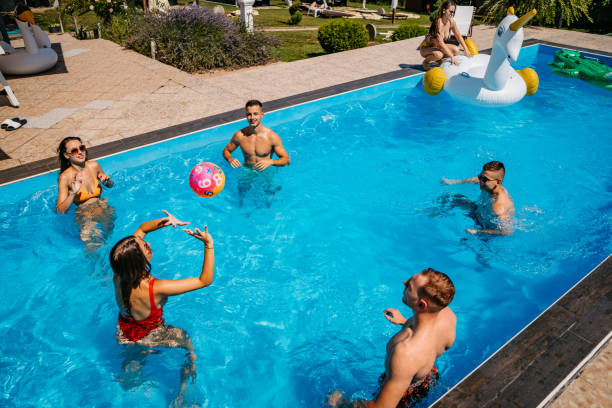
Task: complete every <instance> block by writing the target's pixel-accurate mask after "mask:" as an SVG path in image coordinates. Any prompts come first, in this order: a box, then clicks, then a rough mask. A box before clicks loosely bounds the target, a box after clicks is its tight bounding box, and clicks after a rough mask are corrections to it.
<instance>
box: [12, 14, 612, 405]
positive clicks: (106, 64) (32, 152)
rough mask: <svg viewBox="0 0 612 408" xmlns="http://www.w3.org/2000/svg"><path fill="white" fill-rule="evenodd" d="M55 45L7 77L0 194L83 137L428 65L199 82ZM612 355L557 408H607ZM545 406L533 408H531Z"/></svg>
mask: <svg viewBox="0 0 612 408" xmlns="http://www.w3.org/2000/svg"><path fill="white" fill-rule="evenodd" d="M494 29H495V27H491V26H476V27H474V29H473V39H474V41H475V42H476V44H477V45H478V46H479V48H480V49H487V48H490V47H491V45H492V40H493V35H494ZM525 39H526V40H528V39H534V40H542V41H549V42H554V43H559V44H568V45H572V46H575V47H579V48H586V49H592V50H601V51H604V52H607V53H612V37H611V36H600V35H592V34H585V33H579V32H573V31H566V30H555V29H547V28H539V27H535V28H531V27H530V28H527V29H526V30H525ZM51 41H52V43H54V47H55V48H56V50H58V52H59V54H60V62H59V63H58V65H57V66H56V68H54V69H53V70H52V71H49V72H47V73H43V74H40V75H35V76H29V77H10V76H8V77H7V80H8V82H9V85H10V86H11V87H12V89H13V91H14V92H15V94H16V96H17V98H18V99H19V101H20V103H21V106H20V107H19V108H13V107H11V106H10V104H9V102H8V99H6V97H3V96H0V121H3V120H4V119H7V118H13V117H20V118H26V119H28V124H27V125H26V127H25V128H22V129H18V130H16V131H12V132H6V131H4V130H0V184H3V183H5V182H10V181H13V180H16V179H19V178H21V177H25V176H28V175H32V174H36V173H38V172H44V171H49V170H53V169H55V168H56V165H55V161H54V158H55V157H56V153H55V149H56V148H57V145H58V143H59V141H60V140H61V139H63V138H64V137H66V136H70V135H75V136H79V137H81V138H82V139H84V141H85V143H86V144H87V145H88V146H89V147H91V151H92V152H95V154H94V156H100V155H103V154H108V153H111V152H114V151H119V150H122V149H128V148H133V147H136V146H138V145H142V144H143V143H146V142H147V140H150V141H156V140H160V138H161V139H163V138H164V137H168V132H174V135H179V134H181V133H185V132H186V131H189V130H192V129H193V126H195V125H196V124H197V123H202V124H203V125H211V124H217V123H221V122H223V121H224V120H228V119H232V118H238V117H239V115H240V110H241V109H242V107H243V105H244V102H245V101H246V100H247V99H251V98H257V99H260V100H262V101H264V103H265V102H268V101H275V102H272V103H270V104H268V105H267V106H268V108H271V109H274V108H278V107H281V106H286V105H287V104H289V103H298V102H301V101H306V100H308V99H312V98H316V97H323V96H326V95H328V94H330V93H329V92H328V90H330V89H335V90H336V91H341V90H349V89H353V88H355V87H359V86H365V85H368V84H369V83H376V82H380V81H383V80H389V79H393V78H397V77H401V76H405V75H409V74H410V73H414V72H416V71H415V70H420V69H421V66H420V63H421V60H422V59H421V57H420V56H419V54H418V52H417V51H416V47H417V45H418V44H419V43H420V41H421V39H410V40H405V41H399V42H395V43H387V44H382V45H377V46H372V47H367V48H363V49H359V50H353V51H348V52H344V53H339V54H333V55H325V56H320V57H316V58H311V59H307V60H301V61H295V62H291V63H275V64H270V65H267V66H263V67H256V68H250V69H244V70H238V71H233V72H215V73H210V74H204V75H191V74H187V73H185V72H182V71H180V70H178V69H175V68H173V67H170V66H167V65H164V64H161V63H159V62H156V61H153V60H151V59H149V58H147V57H145V56H142V55H139V54H137V53H134V52H132V51H129V50H124V49H122V48H121V47H120V46H118V45H116V44H114V43H111V42H108V41H105V40H88V41H79V40H76V39H74V38H73V37H71V36H69V35H66V34H64V35H51ZM13 45H14V46H19V45H20V41H19V40H17V41H15V42H14V44H13ZM372 77H374V79H371V78H372ZM368 81H370V82H368ZM347 83H349V84H351V85H346V86H345V84H347ZM296 95H298V96H297V97H296ZM279 101H281V102H279ZM228 113H231V114H228ZM236 115H238V116H236ZM211 117H212V118H213V119H211ZM202 118H207V120H202ZM199 120H202V121H201V122H198V121H199ZM185 123H191V125H190V126H191V127H190V126H186V125H185ZM169 127H173V128H172V129H170V130H169V129H168V128H169ZM164 129H165V130H164ZM164 132H165V136H164V135H162V133H164ZM139 135H140V136H139ZM162 136H163V137H162ZM229 137H230V135H229V134H228V138H229ZM608 296H609V295H608ZM604 313H608V314H609V310H608V311H607V312H605V311H604ZM608 322H609V319H608ZM611 348H612V346H610V344H609V343H608V345H607V346H605V347H604V348H603V349H602V351H601V352H600V353H599V355H598V356H597V357H596V358H595V359H594V360H593V361H592V362H591V363H590V364H589V365H587V366H585V368H583V371H582V374H580V375H579V376H578V378H577V379H576V380H574V381H573V382H572V383H571V384H569V383H568V384H569V387H568V388H567V389H566V391H565V392H563V393H562V394H561V396H560V397H558V398H557V400H556V401H555V402H553V404H557V405H553V406H555V407H557V406H564V407H565V406H569V407H572V406H576V407H578V406H589V407H594V406H602V407H603V406H608V404H609V401H611V400H612V391H611V390H610V383H611V381H610V372H611V371H610V368H612V367H611V365H612V357H611V353H612V350H611ZM590 370H591V371H590ZM592 370H594V371H595V372H597V373H601V376H600V377H599V379H598V375H591V374H589V373H591V372H592ZM576 390H577V391H576ZM539 403H540V402H539V401H533V406H534V407H535V406H537V405H538V404H539ZM559 404H560V405H559ZM491 406H494V404H493V405H491Z"/></svg>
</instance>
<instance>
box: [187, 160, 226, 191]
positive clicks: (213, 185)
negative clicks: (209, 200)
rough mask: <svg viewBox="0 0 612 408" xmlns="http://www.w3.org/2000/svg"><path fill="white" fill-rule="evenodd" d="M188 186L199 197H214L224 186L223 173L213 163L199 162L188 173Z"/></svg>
mask: <svg viewBox="0 0 612 408" xmlns="http://www.w3.org/2000/svg"><path fill="white" fill-rule="evenodd" d="M189 186H190V187H191V189H192V190H193V192H194V193H196V194H197V195H199V196H200V197H214V196H216V195H217V194H219V193H220V192H221V190H223V187H224V186H225V173H223V170H221V167H219V166H217V165H216V164H214V163H200V164H198V165H197V166H195V167H194V168H193V170H191V174H189Z"/></svg>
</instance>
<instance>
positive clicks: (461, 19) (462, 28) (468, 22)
mask: <svg viewBox="0 0 612 408" xmlns="http://www.w3.org/2000/svg"><path fill="white" fill-rule="evenodd" d="M454 20H455V24H457V28H458V29H459V32H460V33H461V35H462V36H463V37H471V36H472V22H473V20H474V6H455V17H454Z"/></svg>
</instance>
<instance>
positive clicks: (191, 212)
mask: <svg viewBox="0 0 612 408" xmlns="http://www.w3.org/2000/svg"><path fill="white" fill-rule="evenodd" d="M537 48H538V47H530V48H527V49H524V50H523V52H522V59H521V64H519V65H518V67H521V68H522V67H524V66H527V65H529V66H532V67H534V68H535V69H536V70H537V72H538V73H539V75H540V90H539V91H538V93H537V94H536V95H535V96H533V97H528V98H525V99H524V100H523V101H521V102H520V103H518V104H516V105H514V106H511V107H507V108H502V109H482V108H476V107H471V106H467V105H464V104H460V103H456V102H454V101H452V100H451V99H450V98H448V97H447V96H446V95H439V96H437V97H430V96H427V95H425V94H424V92H423V90H422V86H421V85H417V79H418V78H417V79H406V80H400V81H396V82H393V83H390V84H386V85H383V86H379V87H374V88H369V89H366V90H362V91H359V92H356V93H352V94H347V95H342V96H338V97H335V98H330V99H327V100H323V101H319V102H315V103H312V104H308V105H304V106H298V107H294V108H291V109H286V110H284V111H280V112H274V113H270V114H268V115H267V116H266V117H265V119H264V123H266V124H267V125H268V126H270V127H272V128H273V129H274V130H275V131H276V132H277V133H278V134H279V135H280V136H281V137H282V138H283V141H284V144H285V146H286V148H287V150H288V152H289V153H290V155H291V166H289V167H286V168H281V169H271V170H268V171H266V174H265V175H260V176H258V177H255V178H254V180H253V181H252V185H253V187H252V189H251V190H250V191H248V192H247V193H245V194H244V195H243V197H242V206H240V198H241V197H240V196H239V193H238V189H237V181H238V180H239V178H240V177H245V174H242V173H244V170H234V169H231V168H230V167H229V166H228V165H227V163H226V162H225V161H224V160H223V158H222V156H221V151H222V149H223V147H224V145H225V143H226V142H227V140H228V139H229V138H230V136H231V134H232V132H233V131H234V130H235V129H237V128H238V127H239V126H244V125H245V122H240V123H238V124H236V123H234V124H230V125H228V126H224V127H220V128H216V129H212V130H209V131H206V132H201V133H200V134H196V135H191V136H187V137H185V138H182V139H177V140H174V141H171V142H167V143H164V144H160V145H156V146H152V147H148V148H144V149H139V150H136V151H133V152H129V153H126V154H122V155H118V156H114V157H111V158H107V159H104V160H101V164H102V166H103V167H104V168H105V170H106V171H107V172H108V173H109V174H110V175H111V176H112V177H113V178H114V179H115V182H116V187H115V188H114V189H112V190H105V191H104V193H103V195H104V197H106V198H107V199H108V203H109V204H110V205H111V206H112V207H114V210H115V216H116V221H115V227H114V229H113V230H112V231H107V233H108V235H109V236H108V237H107V238H106V240H105V241H104V243H103V245H102V247H101V248H99V249H98V250H97V252H95V253H93V254H91V253H86V252H85V245H84V244H83V242H82V241H81V239H80V238H79V228H78V227H77V224H76V222H75V211H74V209H72V210H71V211H70V212H69V213H68V214H67V215H57V214H56V213H55V211H54V208H55V200H56V187H55V180H56V178H57V173H53V174H50V175H44V176H41V177H38V178H35V179H31V180H28V181H24V182H21V183H18V184H15V185H9V186H5V187H3V188H1V189H0V192H1V193H2V199H1V200H2V202H1V204H0V217H1V218H0V219H1V223H0V234H1V242H0V253H2V268H1V269H2V278H3V279H2V280H3V283H2V286H0V288H1V292H0V295H1V298H2V299H3V300H4V306H3V308H2V310H1V311H0V313H1V319H0V321H1V325H2V327H1V330H2V333H3V335H2V341H1V343H0V390H1V392H0V405H2V406H6V407H13V406H14V407H57V406H91V407H121V406H166V405H168V404H169V403H170V402H171V401H172V400H173V398H174V397H175V396H176V394H177V390H178V385H179V375H178V370H179V367H180V365H181V364H182V362H183V358H184V353H183V351H181V350H163V352H162V353H161V354H153V355H149V356H147V357H146V360H145V361H146V364H145V366H144V368H143V372H142V376H141V379H140V384H139V385H137V386H136V387H134V388H131V389H129V390H124V389H123V388H122V387H121V386H120V383H119V377H120V376H121V372H122V370H121V362H122V360H123V357H124V353H125V349H124V348H122V347H120V346H118V345H117V344H116V341H115V339H114V333H115V324H116V321H117V306H116V304H115V300H114V292H113V285H112V279H111V277H112V271H111V269H110V266H109V263H108V253H109V251H110V248H111V247H112V245H113V244H114V243H115V242H117V241H118V240H119V239H120V238H122V237H124V236H126V235H129V234H131V233H133V232H134V231H135V230H136V228H137V227H138V225H139V224H140V223H141V222H143V221H145V220H148V219H152V218H156V217H161V216H163V214H162V212H161V209H166V210H169V211H171V212H173V213H174V214H176V215H177V216H178V217H179V218H181V219H184V220H188V221H191V226H199V227H203V226H204V224H207V225H208V226H209V229H210V232H211V234H212V235H213V236H214V238H215V248H216V275H215V281H214V284H213V285H212V286H211V287H209V288H205V289H203V290H199V291H197V292H193V293H189V294H186V295H183V296H179V297H176V298H172V299H170V301H169V302H168V304H167V305H166V307H165V310H164V314H165V318H166V321H167V322H168V323H170V324H172V325H175V326H179V327H182V328H184V329H186V330H187V331H188V332H189V333H190V335H191V337H192V338H193V342H194V345H195V349H196V353H197V354H198V361H197V363H198V375H197V378H196V380H195V383H193V384H190V385H189V387H188V390H187V393H186V398H185V403H186V405H187V406H190V405H191V404H199V405H201V406H202V407H271V406H275V407H315V406H323V405H324V401H325V396H326V395H327V394H328V392H329V391H330V390H332V389H335V388H338V389H340V390H342V391H344V392H346V393H348V394H349V395H352V396H353V397H362V398H366V397H370V396H371V394H372V393H373V392H374V391H375V390H376V379H377V377H378V375H379V374H380V373H381V372H382V371H383V360H384V353H385V344H386V342H387V340H388V339H389V337H391V336H392V335H393V334H394V333H395V331H396V330H397V327H396V326H393V325H391V324H390V323H388V322H387V320H386V319H385V318H384V317H383V310H384V308H386V307H395V308H399V309H400V310H401V311H402V312H403V313H404V314H405V315H406V316H409V315H410V312H409V309H408V308H406V307H405V306H403V305H402V304H401V297H402V290H403V285H402V282H403V280H405V279H407V278H408V277H410V276H411V275H412V274H414V273H416V272H418V271H420V270H421V269H423V268H425V267H429V266H431V267H434V268H436V269H438V270H441V271H443V272H445V273H447V274H448V275H450V277H451V278H452V279H453V281H454V282H455V286H456V289H457V294H456V296H455V299H454V301H453V303H452V308H453V309H454V311H455V312H456V314H457V316H458V326H457V340H456V342H455V345H454V346H453V347H452V348H451V349H450V350H449V351H448V352H447V353H446V354H445V355H444V356H443V357H441V358H440V359H439V360H438V362H437V365H438V367H439V369H440V373H441V382H440V384H439V386H438V387H437V388H436V389H435V390H434V392H433V393H432V394H431V395H430V398H429V399H428V402H432V401H434V400H435V398H437V397H439V396H440V395H441V394H442V393H444V392H445V391H446V390H447V389H448V388H449V387H451V386H452V385H454V384H455V383H457V382H458V381H459V380H460V379H461V378H462V377H463V376H465V375H466V374H467V373H468V372H470V371H471V370H472V369H474V368H475V367H476V366H477V365H478V364H480V363H481V362H482V361H483V360H484V359H486V358H487V357H488V356H489V355H491V354H492V353H493V352H494V351H495V350H496V349H497V348H499V347H500V346H501V345H503V344H504V343H505V342H506V341H507V340H508V339H509V338H511V337H512V336H513V335H514V334H515V333H516V332H517V331H518V330H520V329H521V328H522V327H524V326H525V325H526V324H527V323H529V321H531V320H532V319H533V318H534V317H535V316H537V315H538V314H539V313H541V312H542V311H543V310H544V309H545V308H547V307H548V306H549V305H550V304H551V303H552V302H553V301H554V300H555V299H557V298H558V297H559V296H560V295H561V294H562V293H564V292H565V291H566V290H567V289H568V288H570V287H571V286H572V285H573V284H575V283H576V282H577V281H578V280H580V279H581V278H582V277H583V276H584V275H585V274H586V273H588V272H589V271H590V270H591V269H592V268H593V267H595V266H596V265H597V264H598V263H599V262H600V261H601V260H603V259H604V258H605V257H606V256H607V255H608V254H609V253H610V252H612V251H611V250H612V244H611V240H610V236H611V232H612V228H611V226H612V220H611V216H610V214H611V211H610V209H611V206H612V161H611V160H610V157H611V156H612V148H611V143H610V137H611V133H610V128H611V125H612V119H611V116H610V112H611V111H612V98H611V96H612V93H610V92H609V91H606V90H602V89H599V88H596V87H594V86H592V85H590V84H588V83H585V82H582V81H580V80H575V79H567V78H562V77H558V76H555V75H553V74H551V73H550V68H549V67H548V66H547V65H546V63H547V62H549V61H551V60H552V54H551V50H550V49H546V48H544V47H540V51H539V53H536V51H537ZM490 160H500V161H503V162H504V163H505V164H506V169H507V174H506V179H505V181H504V185H505V186H506V187H507V189H508V191H509V192H510V194H511V195H512V197H513V199H514V201H515V205H516V210H517V223H518V227H517V230H516V232H515V233H514V235H512V236H508V237H483V236H472V235H469V234H467V233H466V232H465V231H464V230H465V229H466V228H474V226H475V224H474V221H473V220H472V219H471V218H469V217H468V216H466V214H465V212H464V211H462V210H460V209H458V208H450V206H449V205H448V201H449V200H450V199H451V197H452V195H454V194H463V195H465V196H467V197H468V198H470V199H473V200H474V199H476V198H477V197H478V195H479V190H478V187H477V186H476V185H459V186H442V185H440V182H439V180H440V178H441V177H442V176H446V177H449V178H466V177H471V176H474V175H476V174H477V173H478V172H479V171H480V167H481V166H482V164H483V163H485V162H487V161H490ZM202 161H212V162H216V163H218V164H219V165H221V166H222V167H223V169H224V171H225V172H226V176H227V180H226V187H225V190H224V191H223V192H222V193H221V194H220V195H218V196H217V197H214V198H212V199H204V198H199V197H197V196H196V195H195V194H193V192H192V191H191V190H190V188H189V184H188V174H189V171H190V170H191V168H192V167H193V166H195V165H196V164H197V163H199V162H202ZM246 176H247V177H248V176H249V175H248V174H247V175H246ZM268 187H272V188H268ZM266 190H268V191H269V190H275V192H274V193H270V192H266ZM148 238H149V241H150V242H151V244H152V247H153V250H154V258H153V261H152V267H153V269H152V272H153V275H154V276H156V277H159V278H170V279H177V278H184V277H188V276H194V275H196V274H198V272H199V270H200V268H201V262H202V257H203V245H202V244H201V243H200V242H199V241H196V240H195V239H193V238H191V237H189V236H187V235H186V234H185V233H184V232H182V231H181V230H180V229H172V228H166V229H163V230H161V231H158V232H155V233H152V234H151V235H149V236H148Z"/></svg>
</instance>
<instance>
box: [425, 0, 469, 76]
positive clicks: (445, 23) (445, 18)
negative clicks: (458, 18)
mask: <svg viewBox="0 0 612 408" xmlns="http://www.w3.org/2000/svg"><path fill="white" fill-rule="evenodd" d="M455 8H456V6H455V2H454V1H453V0H446V1H445V2H443V3H442V4H441V5H440V8H439V9H438V13H437V14H436V17H435V18H434V20H433V22H432V23H431V27H429V34H427V35H426V36H425V41H423V43H422V44H421V47H420V50H419V51H420V52H421V56H422V57H423V58H425V59H424V60H423V69H424V70H425V71H428V70H429V68H431V65H430V64H431V63H432V62H437V63H440V61H441V60H442V58H444V57H450V59H451V62H452V63H453V64H457V61H456V60H455V55H459V47H457V46H456V45H454V44H447V42H448V40H450V37H451V34H452V35H454V36H455V39H456V40H457V42H458V43H459V44H460V45H461V47H463V49H464V50H465V55H467V56H468V57H471V56H472V54H471V53H470V51H469V50H468V48H467V46H466V45H465V41H464V40H463V36H462V35H461V33H460V32H459V29H458V28H457V24H456V23H455V20H454V19H453V16H454V15H455Z"/></svg>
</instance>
